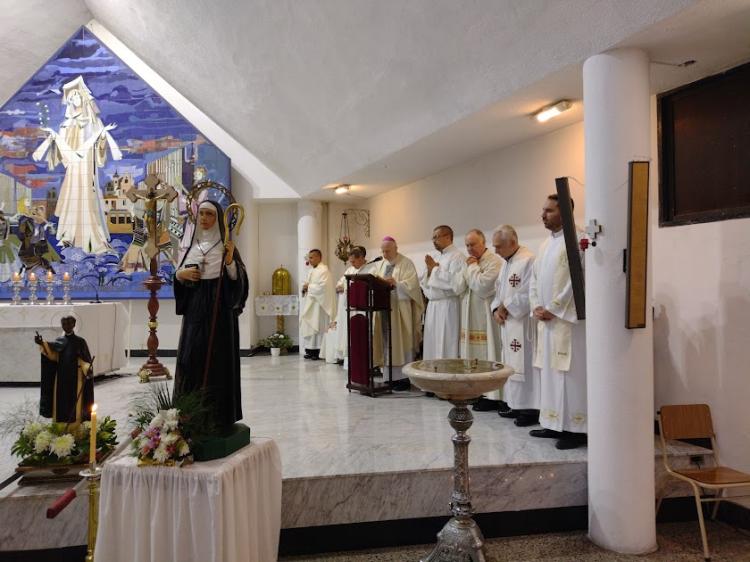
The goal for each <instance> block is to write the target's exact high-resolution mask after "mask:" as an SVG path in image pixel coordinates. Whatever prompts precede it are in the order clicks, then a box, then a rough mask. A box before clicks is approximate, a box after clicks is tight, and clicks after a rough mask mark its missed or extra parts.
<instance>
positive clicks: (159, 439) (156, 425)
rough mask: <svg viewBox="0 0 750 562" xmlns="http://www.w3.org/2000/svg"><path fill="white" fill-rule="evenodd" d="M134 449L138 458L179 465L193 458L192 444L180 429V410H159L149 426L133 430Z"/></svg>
mask: <svg viewBox="0 0 750 562" xmlns="http://www.w3.org/2000/svg"><path fill="white" fill-rule="evenodd" d="M131 435H132V436H133V449H134V450H135V451H136V454H137V455H138V459H139V460H142V461H145V460H148V461H153V462H154V463H156V464H165V463H166V462H167V461H173V462H174V463H175V464H176V465H177V466H179V465H181V464H182V463H184V462H185V461H188V462H189V461H190V460H192V454H191V451H190V445H188V442H187V441H186V440H185V437H184V436H183V434H182V432H181V431H180V411H179V410H178V409H177V408H170V409H169V410H159V411H158V412H157V413H156V415H155V416H154V417H152V418H151V421H149V423H148V426H146V427H145V428H144V427H140V426H139V427H137V428H136V429H134V430H133V434H131Z"/></svg>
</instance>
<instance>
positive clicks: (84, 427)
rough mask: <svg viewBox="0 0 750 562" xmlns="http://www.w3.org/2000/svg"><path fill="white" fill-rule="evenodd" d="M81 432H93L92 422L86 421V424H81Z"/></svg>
mask: <svg viewBox="0 0 750 562" xmlns="http://www.w3.org/2000/svg"><path fill="white" fill-rule="evenodd" d="M81 430H82V431H83V432H84V433H90V432H91V422H90V421H85V422H83V423H82V424H81Z"/></svg>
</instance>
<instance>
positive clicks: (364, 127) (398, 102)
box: [87, 0, 695, 194]
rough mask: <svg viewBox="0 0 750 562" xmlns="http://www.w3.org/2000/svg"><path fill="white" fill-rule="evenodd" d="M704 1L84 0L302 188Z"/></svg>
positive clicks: (312, 188) (375, 158)
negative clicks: (222, 0) (218, 0)
mask: <svg viewBox="0 0 750 562" xmlns="http://www.w3.org/2000/svg"><path fill="white" fill-rule="evenodd" d="M694 2H695V0H659V1H657V2H655V1H654V0H627V1H623V0H524V1H519V0H473V1H461V2H456V1H455V0H409V1H408V2H402V1H400V0H304V1H300V0H247V1H242V0H234V1H231V2H230V1H225V2H215V1H202V0H193V1H177V0H171V1H168V0H161V1H159V2H153V0H129V1H128V2H123V1H121V0H95V1H94V0H88V2H87V3H88V6H89V8H90V10H91V12H92V13H93V15H94V17H95V18H96V19H97V20H98V21H100V22H101V23H102V24H103V25H104V26H105V27H107V28H109V29H110V30H111V31H112V32H113V33H114V34H115V35H116V36H117V37H119V38H120V40H122V41H123V42H124V43H125V44H126V45H128V47H129V48H130V49H132V50H133V51H134V52H135V53H136V54H137V55H138V56H139V57H141V58H142V59H143V60H145V61H146V63H148V64H149V65H150V66H152V67H153V68H154V69H155V70H156V71H157V72H159V73H160V74H161V75H162V76H163V77H164V78H165V79H166V80H167V81H168V82H169V83H171V84H172V86H174V87H175V88H176V89H177V90H179V91H180V92H182V94H183V95H185V96H186V97H187V98H188V99H190V100H191V101H192V102H193V103H194V104H195V105H196V106H198V107H199V108H200V109H201V110H202V111H204V112H205V113H207V114H208V115H209V116H211V117H212V118H213V119H214V121H216V122H217V123H218V124H219V125H220V126H222V127H223V128H224V129H226V130H227V131H228V132H229V133H230V134H231V135H232V136H234V137H235V138H236V139H237V140H238V141H239V142H240V143H242V144H243V145H244V146H245V147H246V148H247V149H248V150H250V152H252V153H253V154H255V155H256V156H257V157H258V158H259V159H260V160H261V161H263V162H264V163H265V164H266V165H267V166H268V167H269V168H270V169H271V170H273V171H274V172H275V173H276V174H277V175H279V176H280V177H281V178H283V179H284V180H285V181H286V182H287V183H288V184H289V185H290V186H291V187H292V188H293V189H295V190H296V191H297V192H299V193H301V194H311V193H314V192H317V191H318V190H319V189H320V187H321V186H322V185H325V184H327V183H330V182H332V181H336V180H338V179H341V178H343V177H347V176H349V175H350V174H353V173H355V172H357V171H359V170H362V169H363V168H366V167H367V166H369V165H371V164H373V163H376V162H379V161H381V160H383V159H384V158H385V157H387V156H389V155H391V154H394V153H397V152H398V151H400V150H403V149H404V148H406V147H409V146H411V145H412V144H414V143H416V142H418V141H421V140H422V139H424V138H425V137H429V136H430V135H432V134H434V133H435V132H437V131H440V130H441V129H443V128H445V127H446V126H449V125H451V124H453V123H456V122H457V121H459V120H461V119H463V118H466V117H468V116H470V115H472V114H474V113H476V112H478V111H480V110H482V109H484V108H486V107H488V106H490V105H491V104H493V103H496V102H498V101H500V100H503V99H505V98H506V97H507V96H509V95H511V94H513V93H514V92H517V91H518V90H519V89H520V88H524V87H526V86H529V85H531V84H533V83H534V82H536V81H538V80H540V79H542V78H544V77H545V76H548V75H549V74H551V73H554V72H556V71H558V70H560V69H562V68H565V67H566V66H568V65H570V64H576V63H579V62H581V61H582V60H583V59H585V58H586V57H587V56H589V55H591V54H595V53H597V52H600V51H602V50H605V49H607V48H609V47H611V46H613V45H614V44H616V43H618V42H620V41H622V40H624V39H625V38H627V37H629V36H631V35H633V34H634V33H636V32H638V31H640V30H642V29H644V28H645V27H647V26H649V25H652V24H653V23H655V22H658V21H660V20H662V19H664V18H665V17H669V16H671V15H672V14H674V13H676V12H678V11H680V10H681V9H684V8H685V7H687V6H690V5H692V4H693V3H694Z"/></svg>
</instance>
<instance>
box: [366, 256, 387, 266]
mask: <svg viewBox="0 0 750 562" xmlns="http://www.w3.org/2000/svg"><path fill="white" fill-rule="evenodd" d="M379 261H383V256H378V257H377V258H375V259H374V260H372V261H368V262H367V263H366V264H365V265H370V264H371V263H377V262H379Z"/></svg>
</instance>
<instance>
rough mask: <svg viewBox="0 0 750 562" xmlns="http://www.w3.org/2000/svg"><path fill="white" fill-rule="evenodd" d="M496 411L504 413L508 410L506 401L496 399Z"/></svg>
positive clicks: (509, 409)
mask: <svg viewBox="0 0 750 562" xmlns="http://www.w3.org/2000/svg"><path fill="white" fill-rule="evenodd" d="M497 411H498V412H502V413H506V412H510V411H511V408H510V406H508V403H507V402H503V401H502V400H498V402H497Z"/></svg>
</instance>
